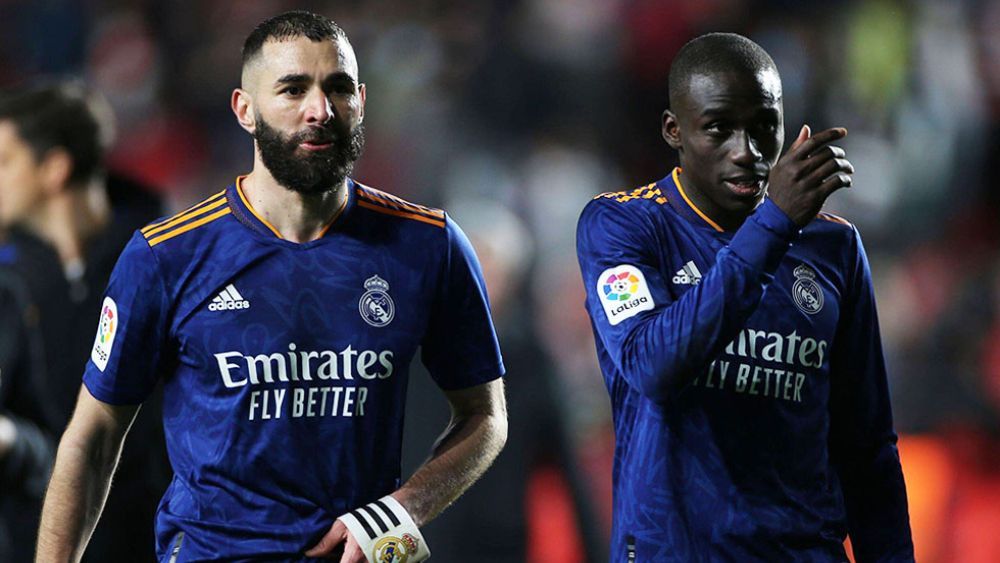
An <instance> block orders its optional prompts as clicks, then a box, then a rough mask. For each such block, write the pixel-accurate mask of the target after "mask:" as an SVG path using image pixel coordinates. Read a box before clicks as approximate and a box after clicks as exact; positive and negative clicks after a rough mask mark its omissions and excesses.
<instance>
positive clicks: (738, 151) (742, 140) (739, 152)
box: [729, 130, 764, 167]
mask: <svg viewBox="0 0 1000 563" xmlns="http://www.w3.org/2000/svg"><path fill="white" fill-rule="evenodd" d="M733 138H734V139H733V140H734V143H733V148H732V151H731V152H730V155H729V156H730V158H731V159H732V160H733V162H734V163H735V164H738V165H740V166H744V167H750V166H752V165H753V164H754V163H756V162H760V161H761V160H763V158H764V155H763V154H762V153H761V152H760V149H759V148H758V147H757V141H755V140H754V138H753V137H752V136H751V135H750V134H749V133H748V132H747V131H745V130H739V131H735V132H734V133H733Z"/></svg>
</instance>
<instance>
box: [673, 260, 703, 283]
mask: <svg viewBox="0 0 1000 563" xmlns="http://www.w3.org/2000/svg"><path fill="white" fill-rule="evenodd" d="M700 281H701V272H700V271H698V266H696V265H695V263H694V260H689V261H688V263H687V264H684V267H683V268H681V269H680V270H677V273H676V274H674V283H676V284H681V285H698V282H700Z"/></svg>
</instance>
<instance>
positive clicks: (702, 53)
mask: <svg viewBox="0 0 1000 563" xmlns="http://www.w3.org/2000/svg"><path fill="white" fill-rule="evenodd" d="M769 68H770V69H774V70H775V72H777V70H778V67H777V66H775V64H774V60H773V59H771V55H768V54H767V51H765V50H764V48H763V47H761V46H760V45H758V44H756V43H754V42H753V41H751V40H749V39H747V38H746V37H743V36H742V35H738V34H736V33H706V34H705V35H701V36H699V37H695V38H694V39H692V40H691V41H688V42H687V43H685V44H684V46H683V47H681V50H680V51H678V53H677V56H676V57H674V60H673V62H672V63H671V64H670V77H669V79H668V88H669V93H668V96H669V99H668V101H667V103H668V107H671V108H672V107H673V104H674V103H675V102H676V101H677V100H678V99H680V97H681V96H682V95H683V92H684V89H685V88H686V87H687V83H688V80H689V79H690V78H691V77H692V76H694V75H696V74H711V73H716V72H734V71H735V72H753V73H756V72H758V71H761V70H765V69H769Z"/></svg>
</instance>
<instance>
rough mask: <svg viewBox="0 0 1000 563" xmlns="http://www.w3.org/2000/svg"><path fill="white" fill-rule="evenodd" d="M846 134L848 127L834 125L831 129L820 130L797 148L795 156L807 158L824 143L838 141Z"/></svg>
mask: <svg viewBox="0 0 1000 563" xmlns="http://www.w3.org/2000/svg"><path fill="white" fill-rule="evenodd" d="M846 135H847V129H844V128H843V127H833V128H831V129H826V130H824V131H820V132H819V133H816V134H815V135H813V136H812V137H809V138H808V139H806V140H805V141H804V142H803V143H802V144H801V145H799V146H798V148H797V149H796V150H795V156H796V157H797V158H806V157H808V156H809V155H811V154H813V153H814V152H816V150H817V149H819V148H820V147H822V146H823V145H825V144H827V143H830V142H832V141H836V140H837V139H842V138H844V136H846Z"/></svg>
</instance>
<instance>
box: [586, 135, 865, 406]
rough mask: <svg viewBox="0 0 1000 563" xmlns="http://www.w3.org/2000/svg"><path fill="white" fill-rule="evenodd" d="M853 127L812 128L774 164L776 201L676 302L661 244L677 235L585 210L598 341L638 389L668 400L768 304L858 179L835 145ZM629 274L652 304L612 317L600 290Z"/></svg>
mask: <svg viewBox="0 0 1000 563" xmlns="http://www.w3.org/2000/svg"><path fill="white" fill-rule="evenodd" d="M845 133H846V131H845V130H843V129H828V130H826V131H823V132H821V133H818V134H816V135H815V136H811V137H810V136H809V130H808V128H805V127H804V128H803V129H802V132H801V133H800V135H799V137H798V138H797V139H796V141H795V143H794V144H793V145H792V148H791V149H790V150H789V151H788V152H787V153H786V154H785V156H784V157H782V158H781V159H780V160H779V161H778V163H777V164H776V165H775V166H774V168H773V169H772V170H771V174H770V175H769V191H770V197H769V199H768V200H765V202H764V203H763V204H762V205H761V206H760V207H758V209H757V210H756V211H755V212H754V213H753V214H752V215H751V216H750V217H748V218H747V220H746V221H745V222H744V224H743V225H742V226H741V227H740V229H739V230H738V231H737V232H736V234H735V235H734V236H733V238H732V240H731V241H730V244H729V245H728V246H726V247H724V248H723V249H722V250H720V251H719V253H718V254H717V255H716V262H715V265H714V266H713V267H712V268H711V269H709V270H708V271H707V272H706V273H705V276H704V277H703V278H702V280H701V282H700V283H699V284H698V285H697V286H695V287H694V288H692V289H690V290H688V291H687V292H685V293H684V294H683V295H682V296H681V297H680V298H678V299H673V298H672V297H671V295H670V292H669V291H668V286H667V281H668V280H666V279H664V278H663V276H662V275H661V271H662V269H663V268H661V267H660V264H659V259H658V256H659V254H660V252H659V248H658V247H657V246H656V245H672V244H674V243H673V242H672V241H664V240H661V235H660V234H659V233H657V232H654V231H653V229H652V224H651V223H650V222H649V221H647V220H646V219H645V217H642V216H641V215H639V214H636V213H629V212H627V211H625V210H624V209H623V207H622V206H620V205H616V204H614V203H611V202H610V201H609V200H603V201H602V200H596V201H594V202H592V203H591V204H590V205H589V206H588V207H587V209H585V210H584V212H583V215H582V216H581V218H580V223H579V225H578V228H577V254H578V258H579V261H580V269H581V272H582V274H583V280H584V284H585V287H586V290H587V308H588V310H589V312H590V316H591V319H592V320H593V323H594V327H595V329H596V333H597V337H598V338H600V340H601V343H602V344H603V345H604V348H605V349H606V350H607V352H608V354H609V355H610V357H611V359H612V360H613V362H614V363H615V366H616V367H617V368H618V371H619V372H620V373H622V375H623V376H624V378H625V380H626V381H627V382H628V384H629V385H630V386H631V387H632V388H633V389H636V390H637V391H638V392H639V393H641V394H643V395H645V396H647V397H649V398H652V399H653V400H657V401H663V400H665V399H666V397H667V396H668V395H669V394H670V393H671V391H672V390H674V389H679V388H680V387H683V386H684V385H686V384H687V383H688V382H689V381H691V380H692V379H694V378H695V377H697V376H698V374H699V373H700V372H701V370H702V369H704V367H705V366H706V365H708V363H709V362H710V361H711V360H712V359H713V358H715V357H716V356H718V354H719V353H720V352H721V351H722V349H723V348H724V347H725V346H726V345H727V344H728V343H729V342H730V341H732V339H733V338H735V336H736V335H737V334H738V332H739V331H740V330H741V329H742V328H743V325H744V323H745V322H746V320H747V319H748V318H749V317H750V315H752V314H753V312H754V311H755V310H756V308H757V306H758V305H759V304H760V300H761V298H762V297H763V295H764V289H765V288H766V287H767V285H768V284H769V283H770V282H771V281H772V280H773V278H774V272H775V271H776V270H777V268H778V264H779V263H780V261H781V258H782V257H783V256H784V254H785V253H786V252H787V250H788V248H789V246H790V244H791V242H792V240H793V239H794V238H795V237H796V236H797V234H798V230H799V228H800V227H801V226H803V225H805V224H807V223H808V222H809V221H811V220H812V218H813V217H815V215H816V213H817V212H818V211H819V209H820V208H821V207H822V205H823V202H824V201H825V200H826V198H827V197H828V196H829V195H830V194H831V193H833V191H835V190H836V189H838V188H840V187H844V186H845V185H849V184H850V172H851V171H852V169H851V168H850V163H848V162H847V161H846V160H844V159H843V158H842V157H843V151H842V150H840V149H836V148H835V147H830V146H829V145H828V144H829V143H830V142H831V141H834V140H836V139H839V138H841V137H843V136H844V134H845ZM624 272H629V273H632V274H635V275H636V277H638V278H639V279H640V280H641V281H640V284H639V285H640V286H642V285H646V287H648V290H649V298H650V299H651V301H652V308H651V309H649V310H644V307H641V306H640V307H637V308H636V309H634V311H639V312H637V313H631V312H627V313H624V314H620V315H618V318H613V316H614V315H613V313H612V309H613V307H612V306H605V303H604V302H603V301H602V299H604V298H605V293H604V292H603V290H602V287H603V284H604V283H606V281H607V278H608V277H609V276H610V275H612V274H620V273H624ZM636 272H638V273H637V274H636ZM639 291H642V290H641V289H640V290H639Z"/></svg>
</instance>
